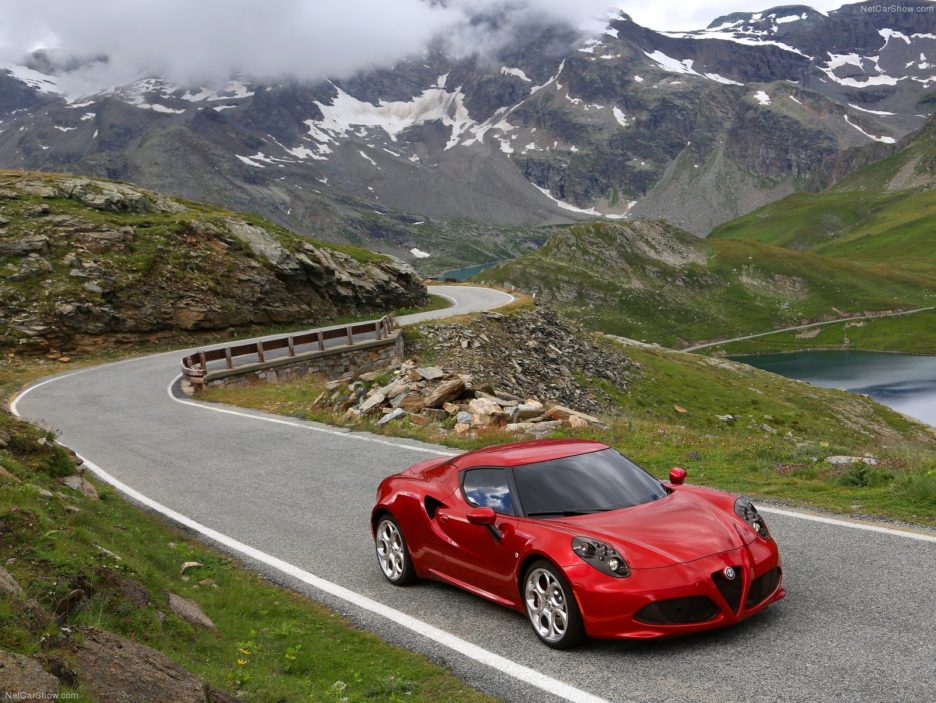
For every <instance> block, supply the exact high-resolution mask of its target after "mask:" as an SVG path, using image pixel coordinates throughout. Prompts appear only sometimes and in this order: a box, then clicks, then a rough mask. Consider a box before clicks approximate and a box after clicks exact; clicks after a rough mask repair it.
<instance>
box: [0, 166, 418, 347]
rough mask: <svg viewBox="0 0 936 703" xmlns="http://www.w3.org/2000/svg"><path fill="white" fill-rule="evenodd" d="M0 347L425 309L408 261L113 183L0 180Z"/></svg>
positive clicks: (92, 343) (81, 343)
mask: <svg viewBox="0 0 936 703" xmlns="http://www.w3.org/2000/svg"><path fill="white" fill-rule="evenodd" d="M0 270H3V273H4V276H3V279H4V280H3V282H2V283H0V321H2V323H3V328H4V332H3V335H2V338H0V341H2V343H3V345H4V346H13V347H14V348H16V349H21V350H30V351H40V350H41V351H54V350H58V351H70V350H84V349H88V348H93V347H96V346H101V345H112V344H119V343H131V342H135V341H140V340H146V339H153V338H157V337H160V336H166V335H171V334H174V333H179V332H181V331H198V330H220V329H227V328H231V327H237V326H241V325H249V324H272V323H296V322H308V323H322V322H326V321H328V320H330V319H334V318H335V317H337V316H342V315H352V314H355V315H359V314H365V313H373V314H375V315H376V314H379V313H380V312H383V311H387V310H392V309H395V308H398V307H406V306H412V305H418V304H420V303H422V302H424V301H425V300H426V289H425V286H424V285H423V283H422V280H421V278H420V277H419V276H418V275H417V274H416V272H415V271H414V270H413V269H412V267H410V266H409V265H408V264H405V263H403V262H401V261H399V260H396V259H393V258H391V257H387V256H383V255H376V254H373V253H371V252H367V251H364V250H360V249H355V248H352V247H339V246H336V245H333V244H324V243H321V242H314V241H312V240H308V239H304V238H302V237H299V236H298V235H295V234H292V233H290V232H287V231H286V230H284V229H282V228H280V227H277V226H275V225H272V224H271V223H268V222H265V221H263V220H262V219H260V218H256V217H251V216H240V215H237V214H235V213H231V212H226V211H222V210H218V209H217V208H211V207H207V206H204V205H200V204H198V203H192V202H183V201H179V200H176V199H173V198H169V197H167V196H164V195H162V194H159V193H153V192H150V191H144V190H142V189H139V188H136V187H133V186H129V185H126V184H121V183H114V182H109V181H101V180H96V179H89V178H84V177H71V176H61V175H48V174H35V173H14V172H2V173H0Z"/></svg>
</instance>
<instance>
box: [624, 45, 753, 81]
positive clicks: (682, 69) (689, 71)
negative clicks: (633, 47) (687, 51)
mask: <svg viewBox="0 0 936 703" xmlns="http://www.w3.org/2000/svg"><path fill="white" fill-rule="evenodd" d="M644 54H645V55H646V56H647V58H649V59H650V60H651V61H653V62H654V63H656V64H657V65H658V66H659V67H660V68H662V69H663V70H664V71H669V72H670V73H682V74H686V75H690V76H698V77H699V78H707V79H708V80H710V81H715V82H716V83H724V84H725V85H742V84H741V83H738V82H737V81H733V80H731V79H729V78H725V77H724V76H720V75H718V74H717V73H699V72H698V71H696V70H695V69H694V68H693V67H692V64H693V60H692V59H674V58H673V57H671V56H667V55H666V54H664V53H663V52H662V51H660V50H659V49H657V50H656V51H654V52H653V53H652V54H648V53H647V52H644ZM638 78H639V76H634V80H637V79H638ZM638 82H643V79H642V78H641V79H640V80H639V81H638Z"/></svg>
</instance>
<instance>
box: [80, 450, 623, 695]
mask: <svg viewBox="0 0 936 703" xmlns="http://www.w3.org/2000/svg"><path fill="white" fill-rule="evenodd" d="M78 458H79V459H81V460H82V461H84V463H85V465H86V466H87V467H88V468H89V469H91V471H92V472H94V474H95V475H96V476H97V477H98V478H100V479H101V480H102V481H105V482H106V483H109V484H110V485H112V486H113V487H114V488H116V489H117V490H118V491H120V492H121V493H123V494H124V495H126V496H129V497H130V498H132V499H133V500H135V501H136V502H138V503H141V504H142V505H145V506H146V507H148V508H150V509H151V510H155V511H156V512H158V513H160V514H161V515H164V516H165V517H167V518H169V519H170V520H172V521H173V522H175V523H178V524H179V525H182V526H184V527H186V528H188V529H190V530H193V531H195V532H197V533H199V534H200V535H203V536H204V537H207V538H208V539H209V540H211V541H213V542H216V543H218V544H220V545H223V546H224V547H225V548H226V549H228V550H229V551H232V552H236V553H238V554H243V555H244V556H246V557H248V558H250V559H253V560H255V561H259V562H261V563H263V564H266V565H267V566H269V567H270V568H273V569H276V570H277V571H279V572H281V573H284V574H286V575H287V576H291V577H292V578H294V579H297V580H299V581H302V582H303V583H306V584H308V585H310V586H312V587H313V588H316V589H318V590H319V591H322V592H323V593H327V594H328V595H330V596H334V597H335V598H339V599H341V600H343V601H345V602H346V603H350V604H351V605H354V606H357V607H358V608H361V609H362V610H366V611H368V612H371V613H374V614H375V615H379V616H381V617H384V618H386V619H387V620H390V621H391V622H394V623H396V624H397V625H400V626H401V627H404V628H406V629H407V630H410V631H411V632H414V633H416V634H418V635H422V636H423V637H425V638H427V639H430V640H432V641H433V642H437V643H438V644H441V645H443V646H445V647H448V648H449V649H451V650H452V651H454V652H457V653H459V654H461V655H463V656H465V657H468V658H469V659H472V660H474V661H476V662H478V663H480V664H484V665H485V666H489V667H491V668H492V669H496V670H497V671H500V672H501V673H503V674H507V675H508V676H511V677H513V678H515V679H517V680H518V681H522V682H523V683H525V684H528V685H530V686H534V687H535V688H538V689H540V690H541V691H544V692H546V693H550V694H552V695H554V696H558V697H560V698H563V699H565V700H567V701H571V702H572V703H609V702H608V701H607V700H605V699H604V698H600V697H599V696H596V695H594V694H591V693H588V692H587V691H583V690H582V689H580V688H576V687H575V686H571V685H569V684H567V683H565V682H564V681H560V680H558V679H554V678H552V677H550V676H547V675H546V674H543V673H542V672H540V671H537V670H535V669H531V668H529V667H527V666H523V665H522V664H518V663H517V662H515V661H513V660H511V659H507V658H506V657H502V656H500V655H499V654H495V653H494V652H491V651H489V650H487V649H484V648H483V647H479V646H478V645H476V644H473V643H471V642H468V641H467V640H463V639H462V638H460V637H457V636H455V635H453V634H451V633H449V632H446V631H445V630H442V629H440V628H438V627H435V626H434V625H430V624H429V623H427V622H424V621H422V620H419V619H418V618H414V617H413V616H411V615H407V614H406V613H404V612H402V611H399V610H397V609H396V608H391V607H390V606H388V605H385V604H383V603H381V602H379V601H376V600H374V599H373V598H368V597H367V596H363V595H361V594H360V593H357V592H355V591H352V590H350V589H348V588H345V587H344V586H339V585H338V584H337V583H332V582H331V581H328V580H326V579H323V578H321V577H319V576H316V575H315V574H313V573H310V572H308V571H306V570H305V569H300V568H299V567H298V566H295V565H293V564H290V563H289V562H287V561H283V560H282V559H279V558H277V557H274V556H272V555H270V554H267V553H266V552H262V551H260V550H259V549H256V548H255V547H251V546H250V545H248V544H244V543H243V542H240V541H238V540H236V539H234V538H233V537H229V536H228V535H226V534H224V533H222V532H218V531H217V530H213V529H211V528H210V527H207V526H205V525H202V524H201V523H200V522H196V521H195V520H192V519H191V518H189V517H186V516H185V515H182V514H181V513H177V512H176V511H175V510H172V509H171V508H167V507H166V506H165V505H163V504H161V503H157V502H156V501H155V500H153V499H151V498H148V497H146V496H145V495H143V494H142V493H140V492H139V491H136V490H134V489H133V488H131V487H130V486H128V485H127V484H125V483H123V482H122V481H120V480H118V479H116V478H114V477H113V476H111V475H110V474H109V473H107V472H106V471H105V470H104V469H102V468H101V467H100V466H98V465H97V464H95V463H94V462H92V461H90V460H88V459H86V458H85V457H83V456H81V455H79V456H78Z"/></svg>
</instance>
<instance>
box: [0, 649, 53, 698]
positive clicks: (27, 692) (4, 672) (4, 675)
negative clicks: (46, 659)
mask: <svg viewBox="0 0 936 703" xmlns="http://www.w3.org/2000/svg"><path fill="white" fill-rule="evenodd" d="M58 690H59V680H58V679H57V678H55V677H54V676H53V675H52V674H50V673H48V672H46V671H45V669H43V668H42V665H41V664H40V663H39V662H38V661H37V660H36V659H33V658H31V657H26V656H23V655H22V654H13V653H10V652H4V651H2V650H0V698H2V699H3V700H53V699H55V698H56V697H57V695H58Z"/></svg>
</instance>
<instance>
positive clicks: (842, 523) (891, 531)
mask: <svg viewBox="0 0 936 703" xmlns="http://www.w3.org/2000/svg"><path fill="white" fill-rule="evenodd" d="M757 509H758V511H760V512H762V513H767V514H770V515H783V516H784V517H795V518H799V519H800V520H810V521H812V522H821V523H823V524H826V525H836V526H838V527H851V528H852V529H855V530H867V531H868V532H878V533H881V534H884V535H894V536H896V537H906V538H908V539H918V540H920V541H921V542H934V543H936V535H928V534H925V533H922V532H910V531H909V530H898V529H896V528H893V527H881V526H880V525H871V524H867V523H863V522H852V521H850V520H839V519H837V518H833V517H824V516H822V515H810V514H809V513H801V512H798V511H795V510H782V509H780V508H765V507H763V506H761V505H758V506H757Z"/></svg>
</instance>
